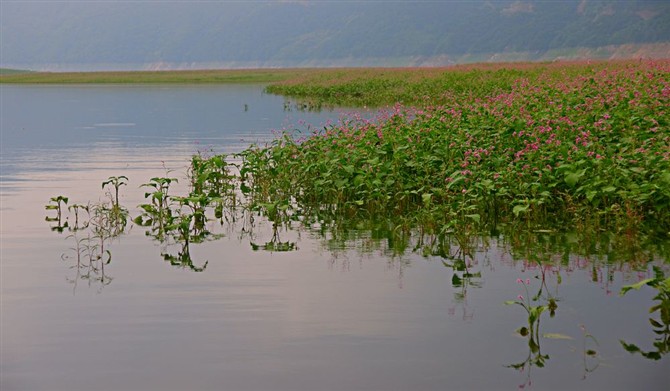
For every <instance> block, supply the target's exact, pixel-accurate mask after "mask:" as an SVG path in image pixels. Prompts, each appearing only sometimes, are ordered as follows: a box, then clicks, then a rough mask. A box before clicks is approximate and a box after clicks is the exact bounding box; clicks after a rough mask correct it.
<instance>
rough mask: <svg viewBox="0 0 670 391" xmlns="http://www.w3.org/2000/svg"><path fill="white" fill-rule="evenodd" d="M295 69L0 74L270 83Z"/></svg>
mask: <svg viewBox="0 0 670 391" xmlns="http://www.w3.org/2000/svg"><path fill="white" fill-rule="evenodd" d="M302 72H305V71H304V70H298V69H232V70H197V71H130V72H33V73H20V74H19V73H11V74H0V83H13V84H24V83H25V84H154V83H155V84H173V83H179V84H223V83H237V84H240V83H271V82H278V81H282V80H285V79H288V78H295V77H297V76H298V74H300V73H302Z"/></svg>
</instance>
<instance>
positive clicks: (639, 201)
mask: <svg viewBox="0 0 670 391" xmlns="http://www.w3.org/2000/svg"><path fill="white" fill-rule="evenodd" d="M525 68H527V69H525ZM525 68H524V67H517V68H516V69H514V68H511V69H510V67H508V66H500V67H499V69H478V68H476V67H475V68H473V69H469V70H467V69H466V70H464V71H459V72H454V73H445V74H444V75H442V76H441V78H439V77H438V79H436V80H441V82H439V83H425V82H423V81H421V80H418V81H417V82H416V83H407V82H405V81H401V80H396V81H395V84H394V83H393V82H388V83H380V82H379V79H377V80H374V79H372V80H370V79H357V80H355V81H354V82H352V83H349V84H347V83H340V84H338V83H332V85H330V86H328V88H324V89H323V90H319V87H316V91H317V95H319V96H326V97H328V96H329V94H331V95H330V96H337V94H334V95H333V93H332V91H340V92H341V94H342V95H341V96H337V97H338V98H337V99H344V101H346V99H359V98H361V97H363V96H367V97H369V98H366V99H364V100H363V101H367V99H370V100H374V99H377V97H381V98H379V99H380V100H381V101H386V100H387V99H388V95H389V91H394V90H393V89H394V87H395V86H396V85H403V84H405V86H404V89H403V90H402V92H401V94H400V97H405V96H411V95H412V94H417V95H415V96H417V100H418V103H419V104H420V106H417V107H410V106H401V105H396V106H394V107H392V108H390V109H388V110H386V111H384V112H383V113H381V114H380V115H379V116H378V117H377V118H375V119H372V120H368V119H363V118H356V117H352V118H350V119H349V120H347V121H345V122H343V123H341V124H339V125H336V126H332V127H329V128H325V129H323V130H315V131H313V132H312V133H311V134H308V135H306V136H305V137H302V136H301V135H296V134H289V133H287V134H285V135H284V136H283V137H282V138H281V139H278V140H276V141H275V142H274V143H273V144H271V145H268V146H265V147H252V148H250V149H248V150H247V151H245V152H244V153H243V154H242V157H243V163H242V169H241V174H242V180H243V185H242V190H243V191H244V192H245V193H247V195H248V196H250V197H251V199H252V202H254V203H255V205H257V206H258V207H259V208H262V209H264V210H265V211H266V213H267V214H268V215H269V216H271V218H273V217H275V216H276V218H277V219H279V220H281V219H284V220H290V219H302V220H303V221H305V222H306V223H307V224H312V223H320V224H324V223H328V222H333V221H340V222H344V221H347V222H349V223H350V224H351V222H354V224H355V222H356V221H357V220H368V221H369V220H371V219H372V220H391V221H393V222H394V223H393V224H395V225H396V226H397V227H399V228H402V229H412V228H420V229H421V230H422V231H426V232H435V233H449V232H477V231H481V230H482V229H484V228H487V229H495V228H496V227H497V226H499V225H501V224H519V223H521V224H523V225H524V226H526V227H527V228H534V229H538V228H541V229H549V228H552V229H555V228H558V229H567V228H570V229H573V228H575V227H585V226H589V227H600V228H606V229H613V230H614V231H615V232H616V231H619V232H621V231H630V230H637V229H639V228H642V227H645V226H646V227H652V226H653V227H654V228H655V229H656V230H660V231H662V232H663V235H667V233H668V231H670V115H669V114H668V107H670V77H669V75H670V63H669V62H667V61H661V62H635V63H618V64H614V63H610V64H604V63H603V64H596V65H590V64H586V63H583V64H572V65H562V66H558V65H553V66H538V67H532V66H525ZM388 80H392V79H388ZM304 88H305V89H306V91H307V93H306V94H305V95H309V94H310V91H311V90H310V88H311V87H310V86H309V85H307V86H306V87H304ZM389 88H390V89H389ZM323 91H325V92H323ZM417 92H418V93H417ZM393 93H395V92H393ZM424 94H426V95H428V96H427V97H426V98H422V97H423V96H424ZM431 102H437V103H439V104H431ZM415 103H416V100H415ZM296 216H299V217H296Z"/></svg>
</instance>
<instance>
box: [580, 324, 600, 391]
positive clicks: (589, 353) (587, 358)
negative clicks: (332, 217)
mask: <svg viewBox="0 0 670 391" xmlns="http://www.w3.org/2000/svg"><path fill="white" fill-rule="evenodd" d="M579 327H580V328H581V329H582V334H583V337H584V343H583V345H582V351H583V357H584V376H583V377H582V379H586V375H587V374H589V373H591V372H593V371H595V370H596V369H598V367H599V366H600V360H598V352H596V351H595V350H594V349H591V348H587V341H591V342H592V343H593V344H595V345H596V346H598V340H596V337H594V336H593V335H591V334H590V333H589V332H588V331H586V327H585V326H584V325H580V326H579ZM594 360H595V363H594V364H590V363H589V362H593V361H594Z"/></svg>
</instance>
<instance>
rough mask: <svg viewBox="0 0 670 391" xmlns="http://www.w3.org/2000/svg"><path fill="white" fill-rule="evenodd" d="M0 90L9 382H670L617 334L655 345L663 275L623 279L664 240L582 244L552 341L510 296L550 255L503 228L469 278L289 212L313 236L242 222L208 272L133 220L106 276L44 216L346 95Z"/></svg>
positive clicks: (539, 385)
mask: <svg viewBox="0 0 670 391" xmlns="http://www.w3.org/2000/svg"><path fill="white" fill-rule="evenodd" d="M0 92H1V117H2V118H1V136H2V137H1V141H2V142H1V143H0V152H1V155H2V160H1V162H0V168H1V172H0V175H1V179H2V183H1V184H0V202H1V205H0V210H1V212H2V225H1V228H0V238H1V257H2V263H1V283H2V288H1V289H2V302H1V304H2V307H1V310H2V314H1V315H2V318H1V335H0V337H1V340H0V342H1V349H0V354H1V363H0V371H1V373H0V374H1V384H0V388H1V389H2V390H3V391H10V390H445V389H516V388H518V387H520V386H523V387H525V388H528V387H530V388H533V389H608V390H613V389H646V390H656V389H658V390H660V389H667V388H666V387H667V384H668V383H669V381H670V362H669V361H668V358H667V357H664V358H662V359H661V360H648V359H646V358H644V357H642V356H641V355H639V354H630V353H628V352H627V351H625V350H624V349H623V348H622V345H621V343H620V340H623V341H625V342H627V343H634V344H636V345H637V346H639V347H640V348H641V349H643V350H645V351H648V350H653V346H652V343H653V342H654V339H655V338H656V337H657V336H656V335H655V334H654V332H653V329H652V327H651V325H650V323H649V321H648V319H649V313H648V308H649V307H651V306H652V305H653V304H654V301H653V296H654V291H653V290H652V289H650V288H649V289H648V288H647V287H645V288H642V289H641V290H640V291H632V292H630V293H628V294H627V295H625V296H623V297H620V296H619V295H618V292H619V289H620V287H621V286H622V285H623V284H629V283H634V282H636V281H639V280H641V279H643V278H647V277H650V276H651V271H650V270H651V265H652V264H654V265H660V266H661V267H662V268H664V270H665V271H666V272H667V271H668V269H669V268H668V260H667V259H664V258H663V257H660V256H658V255H654V254H651V256H650V258H651V259H652V261H651V263H648V260H647V261H645V262H644V263H642V264H640V263H639V262H634V263H630V264H629V263H626V262H618V261H617V262H608V260H607V258H606V257H605V259H602V258H600V259H599V257H596V256H588V255H584V254H567V258H564V260H563V262H562V263H561V262H559V263H558V266H553V267H551V268H547V269H546V271H545V273H544V276H545V283H546V286H545V289H544V290H543V296H544V297H547V295H549V296H551V297H553V298H555V299H556V300H557V303H558V309H557V310H556V314H555V316H554V317H550V316H549V313H548V312H547V313H544V314H543V315H542V318H541V323H540V327H539V334H540V338H539V341H538V342H539V352H538V351H537V350H535V349H533V348H531V347H530V346H529V342H528V339H527V338H525V337H522V336H520V335H519V334H518V333H517V332H516V330H518V329H519V328H520V327H522V326H524V325H527V321H526V313H525V312H524V310H523V308H521V307H520V306H517V305H512V306H506V305H504V304H503V302H504V301H506V300H515V299H516V298H517V296H518V295H520V294H521V295H524V296H526V295H527V294H526V292H525V290H524V287H523V285H520V284H518V283H516V280H517V279H518V278H522V279H523V280H524V281H525V280H526V279H529V280H530V288H531V289H530V291H531V294H534V293H536V292H537V291H538V290H539V289H540V286H541V281H542V280H541V277H542V275H543V273H542V270H543V269H542V268H540V267H538V266H537V265H536V264H534V263H533V262H528V261H527V259H526V258H525V257H524V256H521V255H512V254H511V253H512V251H511V250H510V246H509V242H508V241H506V240H504V239H503V238H497V239H488V240H486V242H487V245H484V244H483V243H480V244H479V245H478V246H476V247H477V249H478V250H477V252H476V253H475V255H474V257H473V258H472V259H470V260H469V263H470V270H471V271H473V272H476V273H481V276H480V277H477V278H473V279H471V280H467V281H461V282H459V281H458V280H454V277H453V276H454V271H453V270H452V269H451V268H449V267H445V264H444V263H443V261H445V260H443V259H442V258H439V257H434V256H429V257H423V256H420V255H419V254H413V253H411V252H408V253H406V254H402V255H398V254H396V255H393V254H391V251H389V249H388V243H387V242H386V241H385V240H384V239H383V238H381V239H378V238H375V236H374V235H372V234H370V233H366V232H359V233H356V234H355V235H353V237H354V239H352V240H350V241H347V242H346V243H343V242H338V241H334V240H332V237H328V236H326V238H325V239H324V238H322V237H320V235H319V234H318V233H317V232H316V231H310V230H303V231H296V232H283V233H282V235H283V237H282V239H283V240H291V241H295V242H296V243H297V248H298V249H297V250H296V251H291V252H267V251H254V249H253V248H252V247H251V246H250V240H251V239H250V238H249V237H248V236H245V235H241V233H240V229H239V227H236V226H232V227H228V228H226V229H223V231H222V232H223V233H225V237H223V238H221V239H219V240H216V241H210V242H206V243H202V244H198V245H194V246H192V248H191V255H192V258H193V260H194V263H195V264H198V265H202V264H204V263H205V262H207V268H206V269H205V270H204V271H203V272H199V273H197V272H193V271H191V270H190V269H188V268H180V267H175V266H173V265H171V264H170V263H169V262H166V261H165V260H164V258H163V256H161V253H165V252H171V251H178V250H177V249H174V248H166V247H165V246H162V245H160V244H159V243H157V242H154V241H152V240H151V239H150V238H149V237H147V236H145V234H144V231H145V229H144V228H143V227H139V226H132V224H131V225H130V226H129V228H130V230H129V232H128V233H127V234H125V235H123V236H121V237H119V238H117V239H115V240H113V241H112V242H111V243H109V248H110V249H111V252H112V254H113V259H112V261H111V262H110V263H109V264H108V265H106V266H105V279H104V280H103V281H99V280H96V278H95V277H96V274H95V273H94V274H93V275H91V276H89V278H86V276H83V275H82V274H83V272H82V271H81V270H79V271H78V269H77V268H76V267H75V265H76V264H75V263H74V261H73V250H72V248H73V247H74V246H75V244H76V239H75V238H73V237H71V236H69V235H70V234H72V232H68V231H67V230H65V231H64V232H63V233H58V232H54V231H51V230H50V226H49V223H48V222H46V221H45V220H44V219H45V216H46V215H47V212H48V211H45V210H44V205H45V204H46V203H47V202H48V201H49V198H50V197H53V196H56V195H65V196H69V198H70V203H75V202H76V203H86V202H89V201H91V202H96V201H101V200H104V199H105V194H104V191H103V190H102V189H101V185H100V184H101V182H102V181H104V180H105V179H107V178H108V177H109V176H112V175H125V176H127V177H128V178H129V185H128V186H125V187H122V189H121V202H122V203H123V204H124V205H126V206H127V207H128V208H129V209H130V211H131V216H135V215H137V213H138V211H137V208H136V205H138V204H140V203H143V202H144V198H143V195H144V188H140V187H139V186H140V185H141V184H142V183H145V182H147V181H148V180H149V178H151V177H155V176H163V175H165V170H166V169H169V170H174V171H173V172H172V174H171V175H172V176H175V177H179V178H180V179H182V181H181V183H180V184H179V186H182V190H183V186H184V185H183V183H184V182H185V180H184V178H185V177H186V172H185V167H186V166H187V164H188V160H189V157H190V156H191V155H192V154H193V153H195V152H197V151H214V152H216V153H231V152H237V151H240V150H241V149H243V148H245V147H246V146H248V145H249V144H251V143H264V142H266V141H267V140H270V139H272V137H273V135H272V130H273V129H281V128H285V127H289V128H290V127H291V126H293V125H296V124H298V123H299V122H300V121H306V122H308V123H311V124H314V125H315V126H320V125H322V124H324V123H325V122H326V121H327V120H328V119H335V120H337V118H338V116H339V115H340V113H339V112H338V111H333V112H322V113H303V112H290V111H289V112H287V111H285V110H284V104H283V103H284V100H283V98H280V97H276V96H271V95H266V94H263V92H262V86H206V87H205V86H178V87H174V86H140V87H137V86H133V87H129V86H123V87H115V86H111V87H110V86H85V87H73V86H26V87H24V86H7V85H2V86H0ZM267 231H268V230H267V229H263V228H262V227H261V228H259V231H258V232H257V237H256V238H254V240H255V241H257V242H263V241H264V238H265V240H267V239H268V237H269V236H271V233H270V232H267ZM610 261H611V260H610ZM559 276H560V277H559ZM559 281H560V283H559ZM590 336H592V337H590ZM589 350H593V351H594V352H595V354H594V352H589V353H590V354H587V351H589ZM538 354H541V355H546V356H548V357H546V358H545V359H544V360H543V361H544V367H540V366H539V365H536V364H537V361H536V359H537V357H538ZM514 366H516V367H517V368H514Z"/></svg>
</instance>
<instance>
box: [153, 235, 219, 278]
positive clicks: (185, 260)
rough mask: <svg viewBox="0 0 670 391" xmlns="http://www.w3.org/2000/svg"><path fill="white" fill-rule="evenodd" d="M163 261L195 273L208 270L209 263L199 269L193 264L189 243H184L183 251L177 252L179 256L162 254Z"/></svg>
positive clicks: (206, 262)
mask: <svg viewBox="0 0 670 391" xmlns="http://www.w3.org/2000/svg"><path fill="white" fill-rule="evenodd" d="M161 255H162V256H163V259H164V260H166V261H168V262H170V264H171V265H173V266H178V267H182V268H189V269H191V270H192V271H194V272H202V271H204V270H205V269H206V268H207V264H208V263H209V261H205V263H204V264H203V265H202V266H200V267H198V266H195V265H194V264H193V260H192V259H191V251H190V247H189V243H188V242H183V243H182V246H181V251H179V252H177V255H172V254H169V253H167V252H164V253H161Z"/></svg>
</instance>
